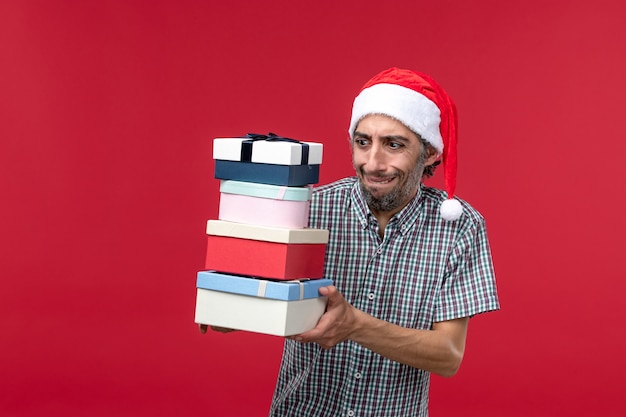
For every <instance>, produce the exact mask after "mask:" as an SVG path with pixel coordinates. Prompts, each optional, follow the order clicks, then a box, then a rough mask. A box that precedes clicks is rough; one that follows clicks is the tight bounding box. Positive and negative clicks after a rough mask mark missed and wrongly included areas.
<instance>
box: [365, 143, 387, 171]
mask: <svg viewBox="0 0 626 417" xmlns="http://www.w3.org/2000/svg"><path fill="white" fill-rule="evenodd" d="M364 168H365V170H366V171H367V172H382V171H385V169H386V168H387V158H386V155H385V152H384V150H383V147H382V146H381V144H380V143H378V142H374V143H373V144H372V146H371V147H370V149H369V150H368V152H367V160H366V162H365V167H364Z"/></svg>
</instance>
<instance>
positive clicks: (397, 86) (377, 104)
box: [349, 68, 463, 221]
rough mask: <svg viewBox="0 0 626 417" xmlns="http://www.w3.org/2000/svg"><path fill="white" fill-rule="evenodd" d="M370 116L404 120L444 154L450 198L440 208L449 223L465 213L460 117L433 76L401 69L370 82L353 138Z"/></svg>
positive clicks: (357, 107)
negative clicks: (459, 182) (460, 189)
mask: <svg viewBox="0 0 626 417" xmlns="http://www.w3.org/2000/svg"><path fill="white" fill-rule="evenodd" d="M368 114H383V115H387V116H390V117H393V118H394V119H396V120H398V121H400V122H401V123H403V124H404V125H405V126H407V127H408V128H409V129H411V130H412V131H413V132H415V133H417V134H418V135H420V137H422V139H424V140H425V141H427V142H428V143H430V144H431V145H432V146H433V147H434V148H435V149H436V150H437V152H439V153H441V158H442V163H443V171H444V178H445V185H446V192H447V193H448V199H447V200H445V201H444V202H443V203H442V204H441V207H440V208H439V211H440V214H441V217H442V218H443V219H445V220H450V221H452V220H457V219H458V218H459V217H461V214H462V213H463V207H462V206H461V203H460V202H459V201H458V200H456V199H455V198H454V191H455V189H456V171H457V159H456V144H457V125H458V118H457V112H456V106H455V104H454V102H453V101H452V99H451V98H450V97H449V96H448V94H447V93H446V92H445V91H444V89H443V88H441V86H439V84H437V83H436V82H435V80H433V79H432V78H431V77H430V76H428V75H426V74H423V73H419V72H415V71H411V70H406V69H400V68H389V69H387V70H385V71H383V72H381V73H379V74H377V75H375V76H374V77H373V78H372V79H371V80H369V81H368V82H367V83H365V85H364V86H363V87H362V88H361V91H360V92H359V94H358V95H357V97H356V98H355V99H354V104H353V106H352V118H351V120H350V129H349V133H350V137H351V138H352V137H353V135H354V130H355V129H356V126H357V124H358V123H359V121H360V120H361V119H362V118H363V117H365V116H367V115H368Z"/></svg>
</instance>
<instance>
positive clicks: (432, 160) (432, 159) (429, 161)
mask: <svg viewBox="0 0 626 417" xmlns="http://www.w3.org/2000/svg"><path fill="white" fill-rule="evenodd" d="M439 158H441V154H440V153H438V152H435V151H433V153H432V154H431V155H430V156H429V157H428V158H426V162H424V166H427V167H429V166H431V165H432V164H434V163H435V162H436V161H437V160H438V159H439Z"/></svg>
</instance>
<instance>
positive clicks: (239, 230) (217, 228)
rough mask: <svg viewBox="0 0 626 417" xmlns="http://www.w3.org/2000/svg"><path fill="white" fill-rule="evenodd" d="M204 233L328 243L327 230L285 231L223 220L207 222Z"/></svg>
mask: <svg viewBox="0 0 626 417" xmlns="http://www.w3.org/2000/svg"><path fill="white" fill-rule="evenodd" d="M206 233H207V235H213V236H226V237H235V238H239V239H250V240H263V241H266V242H276V243H291V244H299V243H311V244H326V243H328V235H329V232H328V230H325V229H309V228H303V229H285V228H282V227H269V226H258V225H254V224H246V223H235V222H229V221H225V220H209V221H207V225H206Z"/></svg>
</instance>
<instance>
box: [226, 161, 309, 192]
mask: <svg viewBox="0 0 626 417" xmlns="http://www.w3.org/2000/svg"><path fill="white" fill-rule="evenodd" d="M214 176H215V178H217V179H220V180H235V181H243V182H255V183H259V184H272V185H285V186H289V187H300V186H306V185H309V184H317V183H318V182H319V177H320V165H319V164H318V165H277V164H256V163H253V162H240V161H223V160H219V159H216V160H215V175H214Z"/></svg>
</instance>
